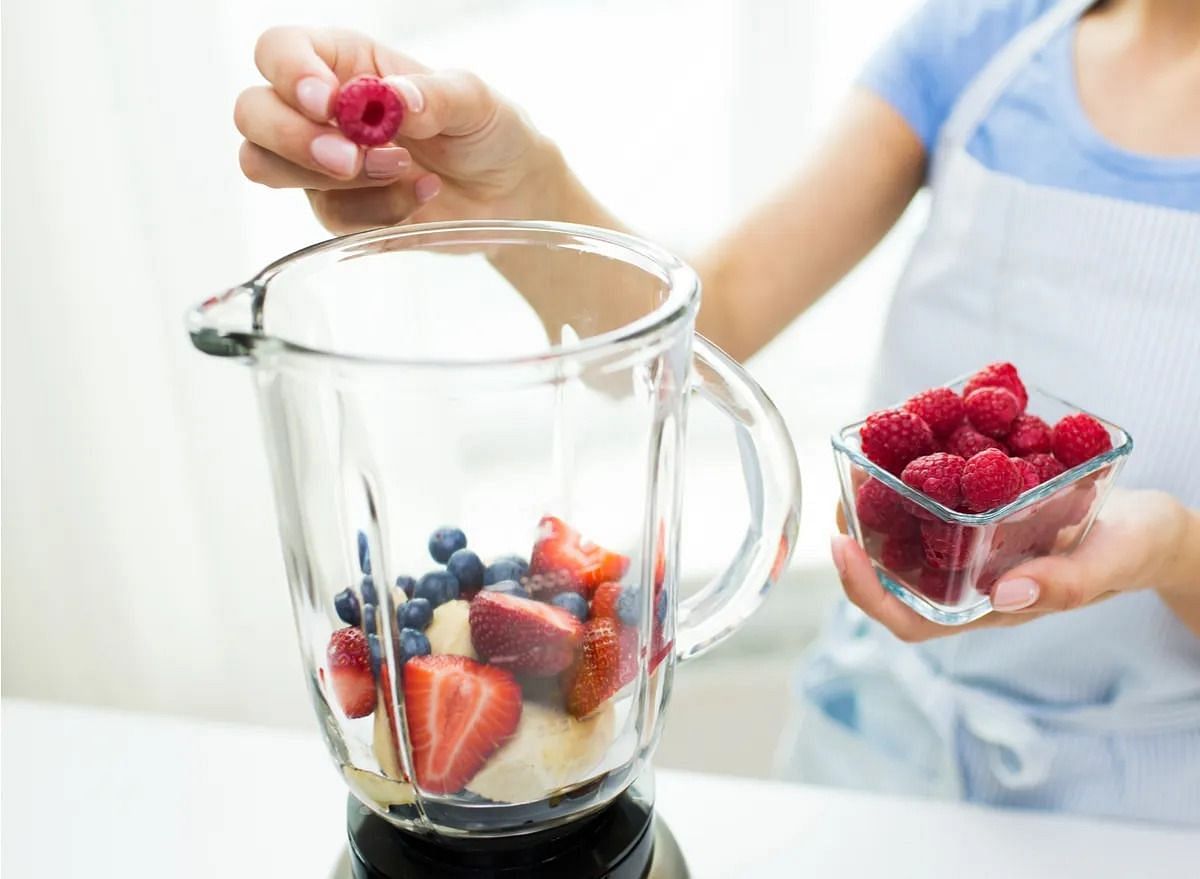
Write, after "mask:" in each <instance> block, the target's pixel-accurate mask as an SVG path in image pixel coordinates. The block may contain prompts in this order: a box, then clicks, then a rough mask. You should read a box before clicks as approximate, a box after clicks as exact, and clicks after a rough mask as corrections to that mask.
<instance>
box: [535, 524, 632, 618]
mask: <svg viewBox="0 0 1200 879" xmlns="http://www.w3.org/2000/svg"><path fill="white" fill-rule="evenodd" d="M627 570H629V559H628V558H626V557H625V556H623V555H620V554H619V553H615V552H610V551H609V550H607V549H605V548H604V547H602V546H599V545H598V544H595V543H591V542H590V541H585V540H583V539H582V538H581V537H580V534H579V532H578V531H576V530H575V529H574V528H572V527H570V526H569V525H567V524H566V523H565V522H563V521H562V520H561V519H558V518H555V517H554V516H546V517H545V518H543V519H542V521H541V522H540V523H539V525H538V541H537V543H535V544H534V546H533V553H532V554H531V555H530V558H529V573H530V575H531V576H530V584H529V586H530V592H531V593H532V594H533V595H534V596H535V597H537V598H541V599H544V600H548V599H550V598H553V597H554V596H555V595H557V594H558V593H559V592H565V591H567V590H572V589H573V590H576V591H580V592H583V593H584V597H590V596H591V593H592V590H594V589H595V588H596V587H597V586H599V585H600V584H601V583H604V582H606V581H609V580H620V579H621V578H622V577H623V576H625V572H626V571H627Z"/></svg>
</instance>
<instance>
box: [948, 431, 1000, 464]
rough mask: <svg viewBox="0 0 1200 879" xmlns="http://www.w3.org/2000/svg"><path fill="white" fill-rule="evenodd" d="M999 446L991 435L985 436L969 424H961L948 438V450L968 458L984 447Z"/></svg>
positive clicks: (997, 447) (994, 447)
mask: <svg viewBox="0 0 1200 879" xmlns="http://www.w3.org/2000/svg"><path fill="white" fill-rule="evenodd" d="M999 448H1000V443H998V442H996V441H995V440H994V439H992V438H991V437H990V436H984V435H983V434H982V433H980V432H979V431H977V430H976V429H975V428H973V427H971V425H969V424H963V425H961V426H959V427H958V428H957V429H955V431H954V433H952V434H950V436H949V437H947V438H946V451H947V452H949V453H950V454H952V455H958V456H959V457H960V458H965V459H967V460H970V459H971V458H972V457H974V456H975V455H978V454H979V453H980V452H982V451H983V450H984V449H999Z"/></svg>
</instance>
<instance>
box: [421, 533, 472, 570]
mask: <svg viewBox="0 0 1200 879" xmlns="http://www.w3.org/2000/svg"><path fill="white" fill-rule="evenodd" d="M466 545H467V535H465V534H463V533H462V530H461V529H459V528H439V529H438V530H437V531H434V532H433V533H432V534H431V535H429V554H430V555H431V556H433V560H434V561H435V562H441V563H442V564H443V565H444V564H446V562H448V561H450V556H452V555H454V554H455V553H456V552H458V551H459V550H460V549H462V548H463V547H465V546H466Z"/></svg>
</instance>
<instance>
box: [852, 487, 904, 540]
mask: <svg viewBox="0 0 1200 879" xmlns="http://www.w3.org/2000/svg"><path fill="white" fill-rule="evenodd" d="M855 509H856V510H857V511H858V521H859V522H861V523H862V525H863V527H864V528H870V529H871V530H872V531H878V532H879V533H881V534H888V535H891V536H893V537H908V536H911V535H913V534H916V532H917V520H916V519H914V518H913V517H912V516H910V515H909V514H908V513H906V512H905V511H904V505H903V503H902V498H901V497H900V495H898V494H896V492H894V491H892V490H891V489H890V488H888V487H887V486H886V485H884V484H883V483H882V482H880V481H879V480H877V479H868V480H867V481H866V482H864V483H863V484H862V485H861V486H859V488H858V493H857V494H856V496H855Z"/></svg>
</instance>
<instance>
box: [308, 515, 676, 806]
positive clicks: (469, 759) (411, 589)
mask: <svg viewBox="0 0 1200 879" xmlns="http://www.w3.org/2000/svg"><path fill="white" fill-rule="evenodd" d="M428 551H429V555H430V556H431V557H432V559H433V561H434V562H435V563H436V564H437V567H436V568H435V569H434V570H432V571H429V572H428V573H426V574H424V575H423V576H421V577H419V578H413V577H409V576H400V577H398V578H397V579H396V582H395V584H394V585H391V586H390V587H389V588H390V596H389V597H390V599H391V606H392V607H393V608H394V618H393V619H391V620H390V621H387V622H390V623H391V624H390V625H384V623H385V620H384V619H383V616H384V615H385V614H386V613H387V610H386V609H385V608H386V606H387V602H381V601H380V598H381V596H380V593H379V590H380V588H382V587H381V586H379V585H377V583H376V581H375V579H374V576H375V575H374V574H373V573H372V564H371V557H370V552H369V548H368V540H367V537H366V535H365V534H363V533H362V532H360V533H359V534H358V545H357V555H358V565H359V568H360V569H361V572H362V579H361V581H360V582H359V583H358V584H357V587H350V588H347V589H345V590H343V591H341V592H339V593H338V594H337V595H336V596H335V597H334V599H333V602H332V607H331V610H332V611H333V612H334V613H335V614H336V616H337V618H338V619H339V620H340V621H341V623H342V624H343V625H342V627H341V628H337V629H335V630H334V631H333V633H332V634H331V635H330V637H329V641H328V644H327V648H326V652H325V656H324V662H323V664H322V667H321V669H320V672H319V677H320V683H321V687H322V690H323V692H324V694H325V698H326V701H327V702H328V703H329V704H330V705H331V707H332V708H333V712H334V717H335V719H337V721H338V722H339V724H340V725H341V727H342V728H343V731H344V732H343V735H344V737H345V738H346V739H347V740H348V742H347V744H348V746H349V745H351V744H352V741H353V740H359V741H369V743H370V749H369V750H370V757H369V758H368V757H367V755H365V754H352V755H351V756H350V758H349V759H347V760H346V761H345V763H344V765H343V772H344V773H345V775H346V779H347V781H348V782H349V783H350V785H351V787H352V789H354V790H355V792H356V793H357V794H358V795H359V796H360V798H366V799H369V800H372V801H374V804H375V805H376V806H377V807H378V808H379V809H380V811H382V812H387V813H390V814H392V815H396V816H399V817H405V816H408V815H410V813H411V815H412V816H413V817H415V814H416V813H415V810H414V804H415V802H416V799H417V797H416V794H417V791H416V790H415V789H414V787H413V785H412V783H411V781H412V779H414V778H415V781H416V786H417V788H419V790H420V792H421V797H422V800H423V801H441V802H444V803H452V804H454V805H475V806H495V805H500V806H506V805H511V804H524V803H535V802H538V801H548V800H556V799H560V798H563V797H569V796H570V795H571V794H572V792H573V791H576V790H578V789H580V788H581V787H582V788H584V789H585V793H586V792H587V790H589V789H590V788H591V787H602V786H603V780H604V776H605V773H606V770H607V769H610V768H611V769H614V770H618V769H621V768H628V766H629V764H630V763H631V762H632V756H633V753H634V751H635V750H636V748H637V742H636V735H637V733H636V729H635V727H636V726H637V724H635V723H633V722H631V720H632V718H631V716H630V715H631V712H632V711H634V704H633V703H634V702H635V701H636V700H635V699H634V698H633V696H634V690H635V687H633V686H632V684H633V683H634V682H635V680H636V679H637V677H638V674H639V671H640V670H642V669H646V672H647V675H648V676H649V678H650V680H651V681H656V680H657V677H656V675H657V672H658V671H659V669H660V667H661V665H662V662H663V660H664V659H665V658H666V657H667V655H668V653H669V652H670V650H671V649H672V643H671V642H670V641H669V640H668V639H667V636H666V634H665V633H666V631H667V627H666V623H667V613H668V609H669V604H668V600H669V599H668V594H667V591H666V590H665V589H664V579H665V578H664V573H665V559H663V558H662V546H661V541H660V545H659V546H658V547H656V552H657V554H658V558H657V559H656V561H655V566H654V572H655V573H654V576H653V578H652V579H653V583H652V584H650V592H651V594H650V596H647V595H646V594H645V593H644V591H643V588H642V586H641V585H640V584H638V583H636V582H634V581H633V576H632V574H631V566H630V559H629V558H628V557H626V556H623V555H621V554H619V553H616V552H613V551H610V550H608V549H605V548H604V547H602V546H599V545H597V544H595V543H592V542H590V541H588V540H586V539H585V538H584V537H583V535H581V534H580V533H579V532H578V531H576V530H575V529H573V528H571V527H570V526H569V525H567V524H566V523H565V522H563V521H562V520H561V519H558V518H555V517H553V516H546V517H544V518H543V519H542V520H541V522H540V523H539V524H538V527H537V532H536V538H535V541H534V544H533V547H532V551H531V553H530V555H529V557H528V559H526V558H525V557H523V556H517V555H505V556H500V557H497V558H492V559H490V560H488V561H486V562H485V560H484V559H481V558H480V557H479V556H478V555H477V554H476V553H475V552H474V551H473V550H472V549H471V548H469V546H468V540H467V535H466V534H464V533H463V531H462V530H460V529H458V528H452V527H446V528H439V529H437V530H435V531H434V532H433V533H432V534H431V535H430V537H429V539H428ZM647 598H649V601H647ZM647 606H648V607H649V608H650V614H651V616H652V619H651V622H650V625H649V626H645V625H643V622H642V616H643V614H644V613H645V612H646V608H647ZM643 632H645V633H648V634H647V635H643V634H642V633H643ZM387 638H390V639H391V642H392V644H393V645H394V646H393V656H394V659H395V663H396V666H397V667H398V679H397V680H396V681H393V680H392V679H391V678H392V674H391V671H390V668H389V664H388V663H387V662H386V659H385V653H386V651H384V650H383V644H384V643H385V639H387ZM643 639H645V640H647V641H648V642H649V643H646V644H643V643H642V641H643ZM397 707H399V710H398V711H397ZM622 737H626V738H628V740H629V741H628V742H621V746H620V747H618V742H619V740H621V739H622ZM406 739H407V742H408V747H407V749H406V748H405V747H404V744H403V743H404V741H405V740H406ZM626 744H627V745H628V747H625V745H626ZM406 757H407V758H408V759H407V761H406V759H405V758H406ZM372 763H373V764H374V765H375V767H377V768H372V767H371V766H370V764H372ZM406 764H407V765H406ZM613 783H614V784H620V783H621V782H620V779H614V780H613ZM614 792H615V791H614Z"/></svg>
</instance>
